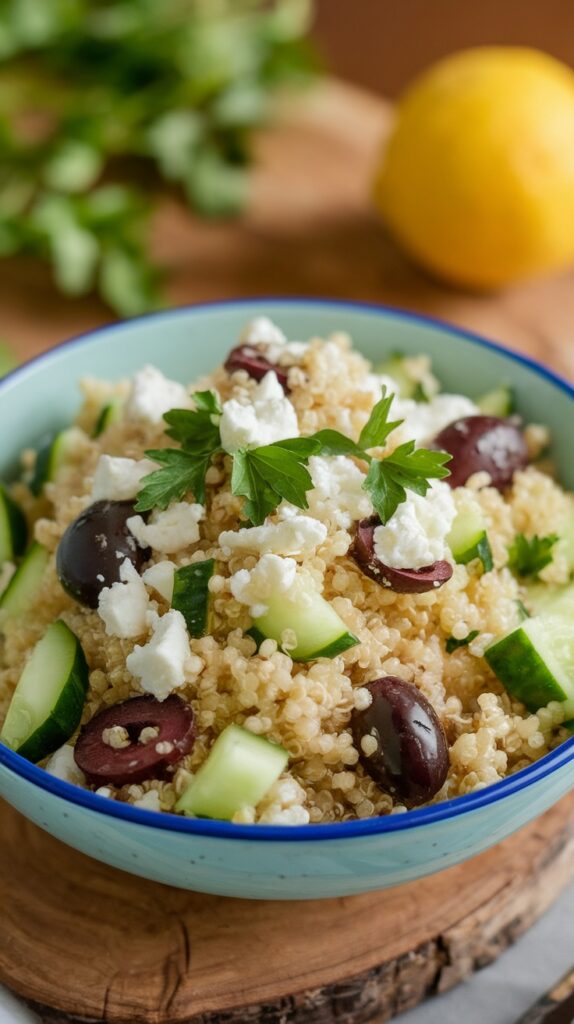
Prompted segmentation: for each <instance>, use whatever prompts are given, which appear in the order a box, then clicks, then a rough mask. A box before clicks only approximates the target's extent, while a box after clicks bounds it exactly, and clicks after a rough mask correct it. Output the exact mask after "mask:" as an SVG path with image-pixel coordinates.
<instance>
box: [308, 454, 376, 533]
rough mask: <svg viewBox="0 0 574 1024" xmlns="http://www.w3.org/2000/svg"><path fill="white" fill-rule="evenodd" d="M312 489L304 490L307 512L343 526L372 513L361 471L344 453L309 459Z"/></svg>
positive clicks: (363, 475)
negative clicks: (307, 505) (330, 456)
mask: <svg viewBox="0 0 574 1024" xmlns="http://www.w3.org/2000/svg"><path fill="white" fill-rule="evenodd" d="M309 472H310V474H311V479H312V481H313V490H312V491H308V492H307V501H308V502H309V514H310V515H312V516H314V517H315V518H316V519H319V520H321V521H322V522H327V523H329V522H334V523H336V524H337V526H340V527H342V528H343V529H345V530H347V529H349V527H350V526H351V524H352V522H353V521H355V520H358V519H364V518H366V516H372V514H373V506H372V503H371V499H370V497H369V495H368V494H367V492H366V491H364V490H363V483H364V480H365V474H364V473H362V472H361V470H360V469H359V467H358V466H357V465H355V463H354V462H352V460H351V459H348V458H347V456H346V455H335V456H334V457H332V458H328V457H326V456H324V455H313V456H312V457H311V458H310V459H309Z"/></svg>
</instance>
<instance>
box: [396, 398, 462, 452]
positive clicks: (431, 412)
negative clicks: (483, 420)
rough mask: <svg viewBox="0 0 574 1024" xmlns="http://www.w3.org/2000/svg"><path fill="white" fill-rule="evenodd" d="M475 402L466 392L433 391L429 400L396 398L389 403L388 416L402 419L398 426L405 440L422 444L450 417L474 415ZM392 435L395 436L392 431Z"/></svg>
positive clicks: (449, 420)
mask: <svg viewBox="0 0 574 1024" xmlns="http://www.w3.org/2000/svg"><path fill="white" fill-rule="evenodd" d="M479 411H480V410H479V409H478V406H476V405H475V404H474V402H473V401H472V400H471V399H470V398H467V397H466V395H449V394H441V395H435V397H434V398H431V400H430V402H415V401H413V399H411V398H395V400H394V402H393V404H392V406H391V418H392V419H402V420H404V423H402V424H401V426H400V427H398V428H397V432H398V431H400V435H401V438H404V440H405V441H416V443H417V444H418V445H422V444H425V443H426V442H427V441H431V440H432V439H433V437H436V435H437V434H438V433H440V431H441V430H443V429H444V428H445V427H447V426H448V424H449V423H452V422H453V420H458V419H461V417H463V416H476V415H477V414H478V413H479ZM391 436H392V437H393V439H394V438H395V437H396V436H397V433H396V432H394V433H393V434H392V435H391Z"/></svg>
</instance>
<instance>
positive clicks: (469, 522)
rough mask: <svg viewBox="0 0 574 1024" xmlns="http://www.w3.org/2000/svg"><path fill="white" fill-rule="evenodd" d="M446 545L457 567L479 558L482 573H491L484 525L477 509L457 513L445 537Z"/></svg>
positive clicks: (488, 543)
mask: <svg viewBox="0 0 574 1024" xmlns="http://www.w3.org/2000/svg"><path fill="white" fill-rule="evenodd" d="M447 544H448V546H449V547H450V550H451V551H452V554H453V558H454V560H455V562H457V563H458V564H459V565H466V564H467V563H468V562H472V561H473V559H475V558H479V559H480V561H481V562H482V567H483V569H484V571H485V572H491V571H492V568H493V565H494V563H493V561H492V551H491V548H490V542H489V540H488V534H487V532H486V523H485V521H484V518H483V516H482V513H481V512H480V511H479V510H478V509H476V510H475V509H468V510H467V509H465V510H464V511H462V512H459V513H458V515H457V516H456V517H455V520H454V523H453V524H452V527H451V531H450V533H449V535H448V537H447Z"/></svg>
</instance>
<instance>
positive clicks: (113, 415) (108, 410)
mask: <svg viewBox="0 0 574 1024" xmlns="http://www.w3.org/2000/svg"><path fill="white" fill-rule="evenodd" d="M121 410H122V403H121V402H119V401H117V402H108V403H107V405H104V406H103V408H102V410H101V412H100V415H99V416H98V418H97V420H96V424H95V426H94V429H93V432H92V437H94V438H95V437H99V436H100V434H103V432H104V430H107V429H108V427H110V426H111V425H112V423H117V422H118V421H119V419H120V416H121Z"/></svg>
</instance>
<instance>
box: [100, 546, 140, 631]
mask: <svg viewBox="0 0 574 1024" xmlns="http://www.w3.org/2000/svg"><path fill="white" fill-rule="evenodd" d="M148 609H149V597H148V592H147V590H146V588H145V585H144V582H143V580H142V578H141V576H140V575H139V573H138V572H137V571H136V569H135V568H134V566H133V565H132V563H131V562H130V560H129V558H126V559H124V561H123V562H122V564H121V565H120V579H119V581H118V582H117V583H112V585H111V587H104V588H103V589H102V590H101V591H100V597H99V600H98V615H99V616H100V618H101V620H102V622H103V623H104V625H105V627H106V633H107V634H108V636H118V637H121V638H123V639H128V638H129V637H135V636H142V634H143V633H145V632H146V629H147V613H148Z"/></svg>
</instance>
